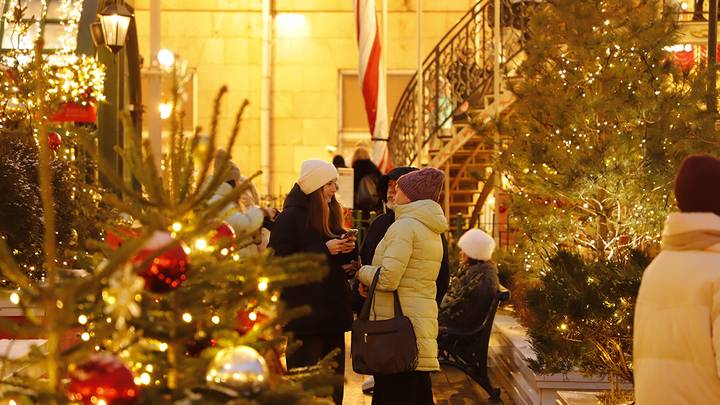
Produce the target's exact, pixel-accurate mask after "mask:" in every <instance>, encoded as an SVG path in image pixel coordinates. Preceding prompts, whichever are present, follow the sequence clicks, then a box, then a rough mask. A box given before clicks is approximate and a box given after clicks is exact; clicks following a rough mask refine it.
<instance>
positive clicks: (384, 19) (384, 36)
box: [382, 0, 388, 137]
mask: <svg viewBox="0 0 720 405" xmlns="http://www.w3.org/2000/svg"><path fill="white" fill-rule="evenodd" d="M387 19H388V5H387V0H382V60H383V64H382V68H383V71H382V74H383V76H384V77H385V86H386V88H387V84H388V68H387V65H388V59H387V51H388V46H387V39H388V33H387V32H388V23H387ZM385 98H386V101H387V92H385ZM385 136H386V137H387V134H385Z"/></svg>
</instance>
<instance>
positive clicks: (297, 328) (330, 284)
mask: <svg viewBox="0 0 720 405" xmlns="http://www.w3.org/2000/svg"><path fill="white" fill-rule="evenodd" d="M309 201H310V199H309V197H308V196H307V195H306V194H305V193H303V192H302V190H301V189H300V187H299V186H298V185H297V184H296V185H295V187H293V189H292V190H291V191H290V194H288V196H287V198H286V199H285V204H284V206H283V211H282V212H281V213H280V214H279V215H278V216H277V218H276V219H275V223H274V224H273V230H272V233H271V234H270V244H269V245H268V246H269V247H270V248H272V249H273V250H274V251H275V254H276V255H278V256H289V255H292V254H295V253H324V254H325V255H326V257H327V264H328V265H329V267H330V269H329V272H328V274H327V275H325V277H324V278H323V279H322V280H320V281H319V282H314V283H309V284H304V285H300V286H295V287H288V288H286V289H285V290H283V292H282V294H281V296H280V297H281V299H282V300H283V302H284V303H285V304H286V305H287V307H288V308H289V309H292V308H297V307H301V306H304V305H309V306H310V308H311V309H312V313H311V314H310V315H307V316H304V317H301V318H297V319H294V320H292V321H290V322H289V323H288V324H287V326H286V327H285V330H287V331H291V332H293V333H295V334H296V335H299V336H303V335H305V336H307V335H322V334H334V333H342V332H345V331H348V330H350V326H351V325H352V320H353V317H352V309H351V305H350V286H349V284H348V281H347V278H346V276H345V271H344V270H343V268H342V265H344V264H347V263H350V261H351V260H354V259H355V258H357V251H356V252H351V253H346V254H338V255H331V254H330V252H329V251H328V249H327V246H326V245H325V242H327V241H328V240H330V239H329V238H326V237H325V236H324V235H322V234H320V233H319V232H317V231H316V230H314V229H313V228H311V227H310V226H309V225H308V214H307V209H308V204H309Z"/></svg>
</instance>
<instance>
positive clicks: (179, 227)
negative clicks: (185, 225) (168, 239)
mask: <svg viewBox="0 0 720 405" xmlns="http://www.w3.org/2000/svg"><path fill="white" fill-rule="evenodd" d="M172 230H173V231H175V232H180V230H182V224H181V223H180V222H175V223H174V224H172Z"/></svg>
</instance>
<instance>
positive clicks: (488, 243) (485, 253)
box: [458, 229, 495, 261]
mask: <svg viewBox="0 0 720 405" xmlns="http://www.w3.org/2000/svg"><path fill="white" fill-rule="evenodd" d="M458 246H459V247H460V250H462V251H463V253H465V255H466V256H468V257H469V258H471V259H475V260H482V261H486V260H490V259H491V258H492V254H493V251H494V250H495V240H494V239H493V238H492V237H491V236H490V235H488V234H486V233H485V232H483V231H481V230H479V229H470V230H468V231H467V232H465V233H464V234H463V236H461V237H460V240H459V241H458Z"/></svg>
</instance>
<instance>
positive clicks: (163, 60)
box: [157, 49, 175, 68]
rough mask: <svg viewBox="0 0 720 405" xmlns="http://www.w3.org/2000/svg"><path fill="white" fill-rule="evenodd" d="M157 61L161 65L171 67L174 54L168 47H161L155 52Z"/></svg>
mask: <svg viewBox="0 0 720 405" xmlns="http://www.w3.org/2000/svg"><path fill="white" fill-rule="evenodd" d="M157 61H158V63H159V64H160V65H161V66H164V67H167V68H169V67H172V65H174V64H175V54H174V53H172V51H171V50H169V49H161V50H159V51H158V53H157Z"/></svg>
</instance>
